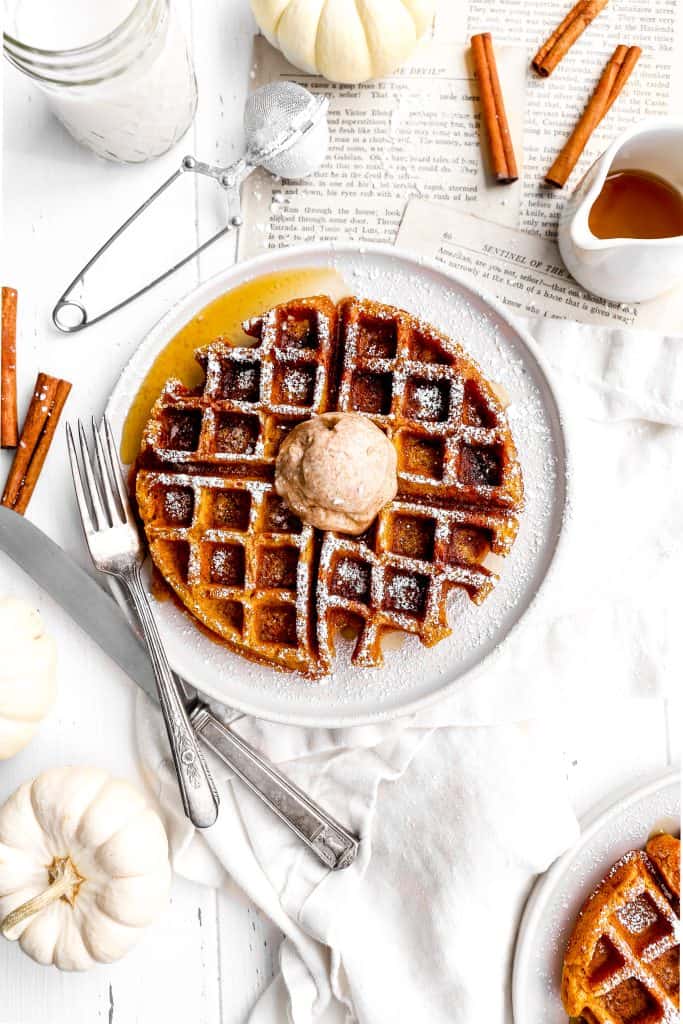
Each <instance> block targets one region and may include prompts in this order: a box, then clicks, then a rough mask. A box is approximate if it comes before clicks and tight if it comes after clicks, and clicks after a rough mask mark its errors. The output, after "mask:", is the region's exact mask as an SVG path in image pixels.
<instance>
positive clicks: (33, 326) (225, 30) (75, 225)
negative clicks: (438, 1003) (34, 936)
mask: <svg viewBox="0 0 683 1024" xmlns="http://www.w3.org/2000/svg"><path fill="white" fill-rule="evenodd" d="M176 4H177V7H178V8H179V10H180V12H181V15H182V17H183V19H184V22H185V25H186V29H187V32H188V34H189V35H190V37H191V39H192V46H193V52H194V59H195V65H196V68H197V75H198V80H199V92H200V103H199V110H198V114H197V118H196V121H195V124H194V127H193V128H192V130H191V131H190V133H189V134H188V136H187V137H186V138H185V139H184V140H183V141H182V142H181V143H180V145H179V146H178V147H176V149H175V150H174V152H172V153H171V154H169V155H167V156H166V157H164V158H162V159H161V160H158V161H156V162H154V163H153V164H151V165H148V166H139V167H121V166H117V165H113V164H108V163H105V162H103V161H99V160H97V159H96V158H94V157H92V156H90V155H89V154H88V153H87V152H85V151H84V150H81V149H80V148H79V147H77V146H76V145H75V143H73V142H72V141H71V139H70V138H69V137H68V136H67V135H66V133H65V132H64V131H63V130H62V129H61V127H60V126H59V125H58V124H57V123H56V122H55V121H54V120H52V119H51V117H50V116H49V115H48V114H47V112H46V110H45V107H44V104H43V101H42V99H41V97H40V96H39V95H38V93H37V92H36V91H35V89H34V88H33V87H32V86H31V84H30V83H29V82H28V81H25V80H23V79H22V77H21V76H20V75H19V74H18V73H17V72H15V71H14V70H13V69H11V68H9V67H7V66H6V67H5V68H4V74H3V79H4V93H5V96H4V187H3V199H4V226H3V230H2V233H1V235H0V237H1V238H2V250H1V251H0V252H1V259H2V265H1V270H0V276H1V278H2V282H3V283H7V284H11V285H13V286H15V287H17V288H18V290H19V296H20V319H19V337H20V343H19V359H20V364H19V373H20V408H21V409H25V408H26V404H27V401H28V397H29V395H30V391H31V388H32V385H33V382H34V380H35V376H36V372H37V371H38V370H39V369H40V370H45V371H48V372H51V373H54V374H55V375H58V376H62V377H65V378H67V379H68V380H71V381H72V382H74V388H73V391H72V394H71V397H70V398H69V403H68V416H69V417H70V418H75V417H76V416H82V417H86V418H87V417H89V416H90V415H92V414H93V413H95V414H97V413H98V412H99V411H101V409H102V407H103V405H104V402H105V399H106V397H107V395H108V393H109V391H110V389H111V387H112V383H113V381H114V380H115V379H116V377H117V375H118V374H119V372H120V370H121V368H122V367H123V365H124V364H125V362H126V360H127V359H128V358H129V356H130V355H131V353H132V352H133V351H134V349H135V347H136V345H137V344H138V341H139V340H140V338H141V337H142V335H143V334H144V333H145V331H146V330H147V329H148V328H149V327H150V326H151V325H152V324H153V323H154V322H155V320H156V319H157V318H158V317H159V316H160V315H161V314H162V313H163V312H164V311H165V310H166V309H167V307H168V306H169V304H170V303H171V302H172V301H173V300H174V299H176V298H178V297H179V296H180V295H181V294H183V293H184V292H186V291H187V290H189V289H190V288H192V287H193V286H194V285H195V284H196V283H197V282H198V281H199V280H202V279H204V278H206V277H208V276H209V275H211V274H213V273H214V272H216V271H217V270H218V269H220V268H221V267H222V266H225V265H226V264H229V263H231V262H232V261H233V259H234V242H233V240H231V239H230V238H228V239H225V240H224V241H222V242H221V243H219V244H218V245H217V246H216V247H214V248H213V249H212V250H210V251H209V252H208V253H207V254H205V256H204V257H203V258H202V259H201V262H200V263H199V264H196V265H191V266H188V267H186V268H185V269H184V270H183V271H182V272H181V273H180V274H178V275H176V277H175V278H174V279H173V280H171V281H170V282H167V283H166V284H165V285H164V286H162V287H160V288H158V289H156V290H155V291H154V292H152V293H151V294H150V295H148V296H147V297H145V298H144V299H143V300H140V301H138V302H137V303H135V304H134V305H133V306H131V307H129V308H128V309H127V310H124V311H122V312H121V313H119V314H118V315H116V316H115V317H113V318H111V319H110V320H107V321H105V322H103V323H102V324H100V325H97V326H95V327H93V328H90V329H89V330H87V331H86V332H84V333H83V334H80V335H76V336H73V337H65V336H63V335H60V334H58V333H57V332H56V331H55V330H54V329H53V328H52V326H51V322H50V311H51V309H52V306H53V305H54V302H55V300H56V298H57V296H58V295H59V294H60V293H61V291H62V289H63V288H64V286H65V285H66V283H67V282H68V280H69V279H70V278H71V276H73V274H74V273H75V272H76V271H77V270H78V268H79V267H80V266H81V265H82V264H83V262H84V261H85V259H86V258H87V257H88V256H89V255H90V254H91V252H92V251H93V250H94V248H95V247H96V246H97V245H98V244H99V243H100V242H101V241H102V239H103V238H104V237H106V236H107V235H108V234H109V232H110V231H111V230H112V229H113V227H115V226H116V225H118V224H119V223H120V221H121V220H122V219H123V218H124V217H125V216H126V215H127V214H128V213H129V212H130V210H131V209H132V208H133V207H134V206H136V205H137V204H138V203H139V202H140V201H141V199H142V198H144V197H145V196H146V195H147V194H148V193H149V192H150V191H151V190H152V189H153V188H154V187H156V185H157V184H158V183H159V182H160V181H161V180H163V178H164V177H165V176H167V175H168V174H169V173H171V170H173V169H175V167H176V166H177V164H178V161H179V159H180V157H181V156H182V155H184V153H185V152H194V153H196V154H197V155H198V156H199V157H200V158H202V159H205V160H211V161H214V162H221V161H223V162H225V163H226V164H227V163H229V162H230V161H231V160H232V159H233V158H234V156H235V155H236V154H237V153H238V152H239V147H240V144H241V115H242V108H243V103H244V98H245V94H246V90H247V86H248V81H249V70H250V59H251V38H252V35H253V32H254V23H253V21H252V18H251V15H250V13H249V8H248V0H176ZM221 215H222V210H221V208H220V205H219V201H218V198H217V194H216V193H215V192H211V191H209V192H207V193H203V192H200V193H199V194H198V195H197V196H195V193H194V191H193V192H192V193H191V194H190V193H189V192H186V193H182V194H181V195H179V197H178V198H177V199H174V200H173V201H172V203H171V204H170V208H169V209H168V210H164V211H163V212H162V214H161V215H160V216H159V218H158V219H157V220H155V223H154V225H153V230H152V231H151V232H150V231H148V232H147V233H146V248H145V250H144V252H145V262H146V261H147V260H148V259H149V260H150V265H148V272H149V274H150V276H151V270H152V269H153V267H152V266H151V262H152V261H153V259H154V257H155V256H156V258H157V259H165V260H166V261H167V262H168V261H170V257H171V255H172V254H174V253H177V254H178V255H180V254H181V253H182V252H183V251H184V250H186V249H187V248H189V246H190V245H193V244H195V243H194V240H195V238H197V237H199V238H203V237H206V235H207V233H208V232H209V231H210V230H211V228H212V226H214V225H217V224H218V223H219V222H220V219H221ZM150 243H151V244H150ZM129 253H130V250H129ZM139 264H140V261H139V259H138V260H137V262H136V263H134V264H133V261H130V260H127V259H126V257H125V255H123V254H122V257H121V260H120V261H119V262H118V263H117V264H116V266H115V267H114V269H113V270H112V272H111V277H110V281H114V280H116V279H117V277H118V275H119V273H120V274H123V273H124V271H125V270H126V268H127V267H130V266H131V265H134V266H135V267H136V268H137V267H139ZM154 266H157V267H159V268H161V264H159V263H157V264H154ZM9 461H10V455H9V453H0V479H3V480H4V478H5V475H6V472H7V468H8V466H9ZM29 515H30V518H31V519H32V520H33V521H34V522H36V523H37V524H38V525H39V526H40V527H42V528H43V529H44V530H45V531H47V532H48V533H49V534H50V535H51V536H52V537H53V538H54V539H55V540H57V541H58V542H59V543H60V544H61V545H63V547H64V548H65V549H66V550H67V551H69V552H70V553H71V554H72V555H73V556H74V557H76V558H77V559H79V560H80V561H81V562H82V563H83V564H84V565H86V564H87V562H86V558H85V555H84V549H83V543H82V537H81V533H80V527H79V525H78V522H77V519H76V510H75V506H74V501H73V496H72V488H71V482H70V479H69V478H68V476H67V462H66V452H65V448H64V439H63V432H62V431H61V430H60V431H59V432H58V435H57V437H56V439H55V443H54V445H53V449H52V451H51V453H50V456H49V458H48V461H47V464H46V466H45V469H44V472H43V474H42V477H41V480H40V483H39V485H38V488H37V490H36V494H35V496H34V498H33V501H32V503H31V507H30V510H29ZM0 593H9V594H17V595H20V596H25V597H26V598H27V599H28V600H30V601H32V602H33V603H34V604H35V605H37V606H38V607H39V608H40V609H41V612H42V613H43V615H44V618H45V620H46V622H47V625H48V628H49V630H50V631H51V632H52V633H53V635H54V636H55V637H56V638H57V642H58V646H59V697H58V701H57V706H56V708H55V710H54V711H53V713H52V714H51V715H50V717H49V719H48V720H47V721H46V722H45V724H44V726H43V728H42V729H41V731H40V734H39V736H38V737H37V739H36V740H35V741H34V742H33V743H32V744H31V745H30V746H29V747H28V748H27V749H26V750H25V751H24V752H23V753H22V754H20V755H19V756H17V757H16V758H14V759H13V760H11V761H9V762H2V764H1V766H0V802H1V801H2V800H4V799H5V797H6V796H8V795H9V793H10V792H12V790H13V789H14V788H15V787H16V786H17V785H18V784H19V783H20V782H22V781H24V780H26V779H28V778H30V777H32V776H33V775H35V774H36V773H37V772H39V771H40V770H42V769H44V768H46V767H48V766H50V765H57V764H64V763H77V762H92V763H96V764H99V765H101V766H102V767H104V768H110V769H112V770H118V771H120V770H121V765H122V763H125V762H126V761H127V762H128V764H129V765H130V774H131V775H134V774H135V751H134V746H133V735H132V714H133V701H132V686H131V684H130V683H129V681H128V680H127V679H126V678H125V677H124V676H123V674H122V673H121V672H119V670H118V669H117V668H116V667H115V666H113V665H112V663H111V662H110V661H109V660H108V659H107V658H106V657H105V656H104V655H103V654H102V653H101V652H100V651H99V650H98V648H97V647H96V646H95V645H94V644H93V643H92V642H91V641H89V640H88V639H87V638H85V637H84V636H83V634H81V633H80V631H79V630H78V629H77V628H76V627H75V626H74V625H73V624H72V623H71V621H70V620H69V619H68V618H67V616H66V615H64V613H62V611H61V610H60V609H59V608H58V607H56V606H55V605H54V604H53V603H52V602H51V601H50V600H49V599H47V598H46V597H45V596H44V595H43V594H41V593H40V592H39V591H38V590H37V588H36V587H35V586H34V585H33V584H32V583H31V582H30V581H29V580H28V579H27V578H26V577H25V576H24V575H23V574H22V573H21V572H20V571H19V570H18V569H17V568H16V567H15V566H14V565H13V564H12V563H10V562H9V561H8V560H7V559H5V558H4V557H3V556H0ZM606 713H607V709H606ZM609 713H610V714H611V715H612V716H613V718H612V722H611V724H610V727H609V729H604V728H603V723H602V721H600V720H598V721H596V722H595V724H594V725H593V726H587V725H586V722H585V721H584V714H583V711H582V709H580V708H577V709H576V713H575V715H574V716H571V715H570V716H569V717H568V719H567V721H566V722H565V726H566V750H567V754H568V759H569V763H570V764H571V768H570V781H571V785H572V790H573V794H574V797H575V802H576V807H577V810H578V811H579V813H582V812H583V811H584V810H585V809H587V808H588V807H589V806H590V805H591V804H592V803H593V802H594V801H597V800H598V799H602V798H603V797H604V796H605V794H608V793H609V792H610V790H611V789H616V788H620V787H622V786H623V785H624V784H627V783H628V782H629V781H636V780H637V779H638V777H639V776H640V775H642V774H647V773H651V772H654V771H657V770H661V769H664V768H665V766H666V765H668V764H671V763H673V762H674V761H675V760H676V759H677V758H678V753H679V751H678V746H677V743H678V740H677V736H676V735H675V721H676V717H677V716H676V715H675V714H674V710H672V709H671V708H670V707H668V706H667V705H666V704H665V703H664V702H663V701H649V702H638V703H637V704H636V703H635V702H634V703H632V704H629V705H627V706H625V707H623V708H618V709H611V710H609ZM278 942H279V934H278V932H277V930H276V929H275V928H274V927H273V926H272V924H271V923H270V922H269V921H268V920H266V919H264V917H263V916H262V915H261V914H260V913H259V911H258V910H257V909H256V908H255V907H254V906H252V905H250V904H249V903H248V902H247V901H246V900H245V899H243V898H242V897H241V896H240V894H239V893H237V892H228V893H218V894H217V893H216V892H214V891H213V890H206V889H204V888H202V887H200V886H197V885H193V884H190V883H189V882H186V881H184V880H182V879H175V881H174V883H173V890H172V899H171V903H170V906H169V908H168V910H167V911H166V912H165V913H164V914H163V916H162V917H161V919H160V920H159V921H158V922H157V923H156V924H155V925H154V926H153V927H152V928H151V929H150V931H149V932H148V934H147V935H146V937H145V939H144V940H143V941H142V943H141V944H140V945H139V946H138V947H137V948H136V949H135V950H134V951H133V952H132V953H131V954H130V955H129V956H128V957H127V958H126V959H125V960H124V961H122V962H121V963H119V964H115V965H113V966H111V967H102V968H100V969H97V970H94V971H92V972H90V973H88V974H86V975H68V974H60V973H59V972H57V971H56V970H46V969H44V968H40V967H38V966H37V965H35V964H33V963H32V962H31V961H30V960H28V959H27V958H26V957H25V956H23V954H22V953H21V952H20V950H19V949H18V948H17V946H16V945H14V944H10V943H6V942H2V943H0V1024H10V1022H11V1024H44V1022H47V1021H50V1024H93V1022H94V1021H100V1020H101V1021H107V1022H108V1024H134V1022H140V1024H151V1022H156V1021H162V1020H163V1021H165V1022H167V1024H173V1022H176V1021H192V1022H193V1024H204V1022H205V1024H218V1022H221V1024H237V1022H240V1021H243V1020H244V1019H245V1017H246V1015H247V1013H248V1011H249V1008H250V1007H251V1005H252V1004H253V1001H254V999H255V997H256V995H257V994H258V993H259V992H260V991H261V990H262V989H263V987H264V986H265V985H266V983H267V982H268V980H269V979H270V977H271V976H272V974H273V971H274V969H275V968H276V965H277V947H278Z"/></svg>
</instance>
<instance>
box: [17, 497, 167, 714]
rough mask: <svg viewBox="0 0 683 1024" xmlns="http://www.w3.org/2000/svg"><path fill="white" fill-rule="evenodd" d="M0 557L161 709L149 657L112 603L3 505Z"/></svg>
mask: <svg viewBox="0 0 683 1024" xmlns="http://www.w3.org/2000/svg"><path fill="white" fill-rule="evenodd" d="M0 551H4V552H5V554H7V555H9V557H10V558H11V559H12V561H13V562H16V564H17V565H18V566H19V568H21V569H23V570H24V571H25V572H26V573H27V574H28V575H29V576H30V577H31V579H33V580H35V582H36V583H38V584H39V585H40V586H41V587H42V588H43V590H44V591H45V592H46V593H47V594H49V595H50V597H51V598H52V599H53V600H54V601H55V602H56V603H57V604H58V605H59V606H60V607H61V608H63V609H64V610H65V611H66V612H68V613H69V615H70V616H71V618H72V619H73V620H74V622H76V623H77V624H78V625H79V626H80V627H81V629H82V630H84V632H86V633H87V634H88V636H90V637H92V638H93V639H94V640H95V642H96V643H97V644H98V645H99V646H100V647H101V648H102V650H103V651H104V652H105V654H108V655H109V657H110V658H111V659H112V661H115V662H116V664H117V665H118V666H119V667H120V668H122V669H123V671H124V672H125V673H126V675H127V676H130V678H131V679H132V680H133V681H134V682H136V683H137V684H138V686H140V687H142V689H143V690H144V691H145V693H147V694H149V696H150V697H153V698H154V700H155V701H156V702H157V703H159V698H158V696H157V688H156V682H155V679H154V671H153V669H152V663H151V661H150V660H149V654H148V653H147V651H146V650H145V648H144V646H143V645H142V642H141V641H140V640H139V639H138V637H137V636H136V635H135V633H134V632H133V631H132V630H131V627H130V624H129V623H128V620H127V619H126V617H125V615H124V614H123V612H122V611H121V610H120V608H119V606H118V605H117V604H116V602H115V601H114V599H113V598H111V597H110V596H109V594H107V593H106V591H104V590H103V589H102V587H101V586H100V585H99V584H98V583H96V582H95V580H94V579H93V578H92V576H90V575H89V574H88V573H87V572H86V571H85V569H81V567H80V565H79V564H78V563H77V562H76V561H74V559H73V558H71V557H70V556H69V555H67V553H66V552H65V551H63V550H62V548H60V547H59V545H58V544H55V542H54V541H53V540H51V539H50V538H49V537H48V536H47V534H45V533H43V531H42V530H41V529H39V528H38V527H37V526H34V525H33V523H32V522H30V521H29V520H28V519H25V518H24V516H21V515H19V513H18V512H14V511H13V510H12V509H9V508H4V507H3V506H1V505H0Z"/></svg>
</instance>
